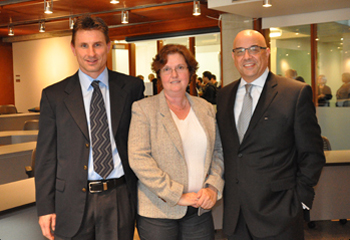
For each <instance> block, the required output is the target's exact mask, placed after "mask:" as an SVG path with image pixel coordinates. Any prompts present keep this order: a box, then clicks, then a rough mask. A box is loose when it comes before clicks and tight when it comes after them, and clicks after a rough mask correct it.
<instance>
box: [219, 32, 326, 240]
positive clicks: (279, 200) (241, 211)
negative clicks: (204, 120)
mask: <svg viewBox="0 0 350 240" xmlns="http://www.w3.org/2000/svg"><path fill="white" fill-rule="evenodd" d="M269 54H270V50H269V49H268V48H267V45H266V41H265V39H264V37H263V36H262V35H261V34H260V33H259V32H257V31H253V30H244V31H242V32H240V33H238V34H237V36H236V38H235V40H234V44H233V53H232V57H233V59H234V61H235V66H236V68H237V70H238V71H239V72H240V74H241V78H240V79H238V80H237V81H235V82H233V83H231V84H229V85H227V86H226V87H224V88H223V89H222V90H220V91H219V94H218V98H217V110H218V111H217V121H218V126H219V130H220V135H221V139H222V145H223V150H224V163H225V190H224V223H223V224H224V232H225V233H226V234H227V235H228V236H229V238H228V239H229V240H253V239H254V240H272V239H279V240H301V239H304V231H303V209H310V208H311V207H312V202H313V199H314V189H313V187H314V186H315V185H316V184H317V182H318V179H319V177H320V174H321V170H322V167H323V165H324V163H325V157H324V153H323V143H322V138H321V130H320V127H319V125H318V123H317V118H316V115H315V107H314V105H313V102H312V90H311V87H310V86H309V85H307V84H305V83H301V82H298V81H294V80H290V79H287V78H283V77H279V76H276V75H275V74H273V73H272V72H270V71H269V69H268V60H269Z"/></svg>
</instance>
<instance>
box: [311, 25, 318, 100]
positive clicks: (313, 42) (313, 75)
mask: <svg viewBox="0 0 350 240" xmlns="http://www.w3.org/2000/svg"><path fill="white" fill-rule="evenodd" d="M316 39H317V24H311V25H310V43H311V87H312V92H313V101H314V104H315V106H316V105H317V83H316V76H317V40H316Z"/></svg>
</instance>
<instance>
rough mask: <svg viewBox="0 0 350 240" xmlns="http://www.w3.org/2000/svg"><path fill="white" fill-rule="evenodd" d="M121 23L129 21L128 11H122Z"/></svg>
mask: <svg viewBox="0 0 350 240" xmlns="http://www.w3.org/2000/svg"><path fill="white" fill-rule="evenodd" d="M122 23H123V24H126V23H129V11H124V10H123V11H122Z"/></svg>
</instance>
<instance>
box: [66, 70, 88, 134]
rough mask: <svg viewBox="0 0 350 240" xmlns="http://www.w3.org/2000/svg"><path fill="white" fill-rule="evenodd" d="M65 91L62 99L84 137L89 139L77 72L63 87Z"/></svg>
mask: <svg viewBox="0 0 350 240" xmlns="http://www.w3.org/2000/svg"><path fill="white" fill-rule="evenodd" d="M65 92H66V93H67V94H68V95H67V98H65V99H64V103H65V105H66V107H67V109H68V111H69V113H70V114H71V116H72V118H73V119H74V121H75V122H76V123H77V125H78V127H79V128H80V130H81V132H82V133H83V134H84V136H85V138H86V139H87V140H89V132H88V127H87V121H86V114H85V107H84V101H83V96H82V93H81V86H80V82H79V77H78V73H76V74H75V75H73V76H72V78H71V79H70V82H69V83H68V84H67V86H66V88H65Z"/></svg>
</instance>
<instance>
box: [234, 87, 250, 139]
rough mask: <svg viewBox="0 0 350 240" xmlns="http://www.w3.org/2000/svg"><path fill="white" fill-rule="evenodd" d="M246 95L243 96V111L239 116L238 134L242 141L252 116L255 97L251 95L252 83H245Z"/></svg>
mask: <svg viewBox="0 0 350 240" xmlns="http://www.w3.org/2000/svg"><path fill="white" fill-rule="evenodd" d="M245 89H246V92H245V95H244V98H243V105H242V112H241V114H240V115H239V118H238V127H237V130H238V136H239V142H242V140H243V137H244V134H245V132H246V131H247V129H248V126H249V122H250V118H251V117H252V107H253V99H252V96H251V95H250V91H251V90H252V85H251V84H249V83H248V84H246V85H245Z"/></svg>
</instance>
